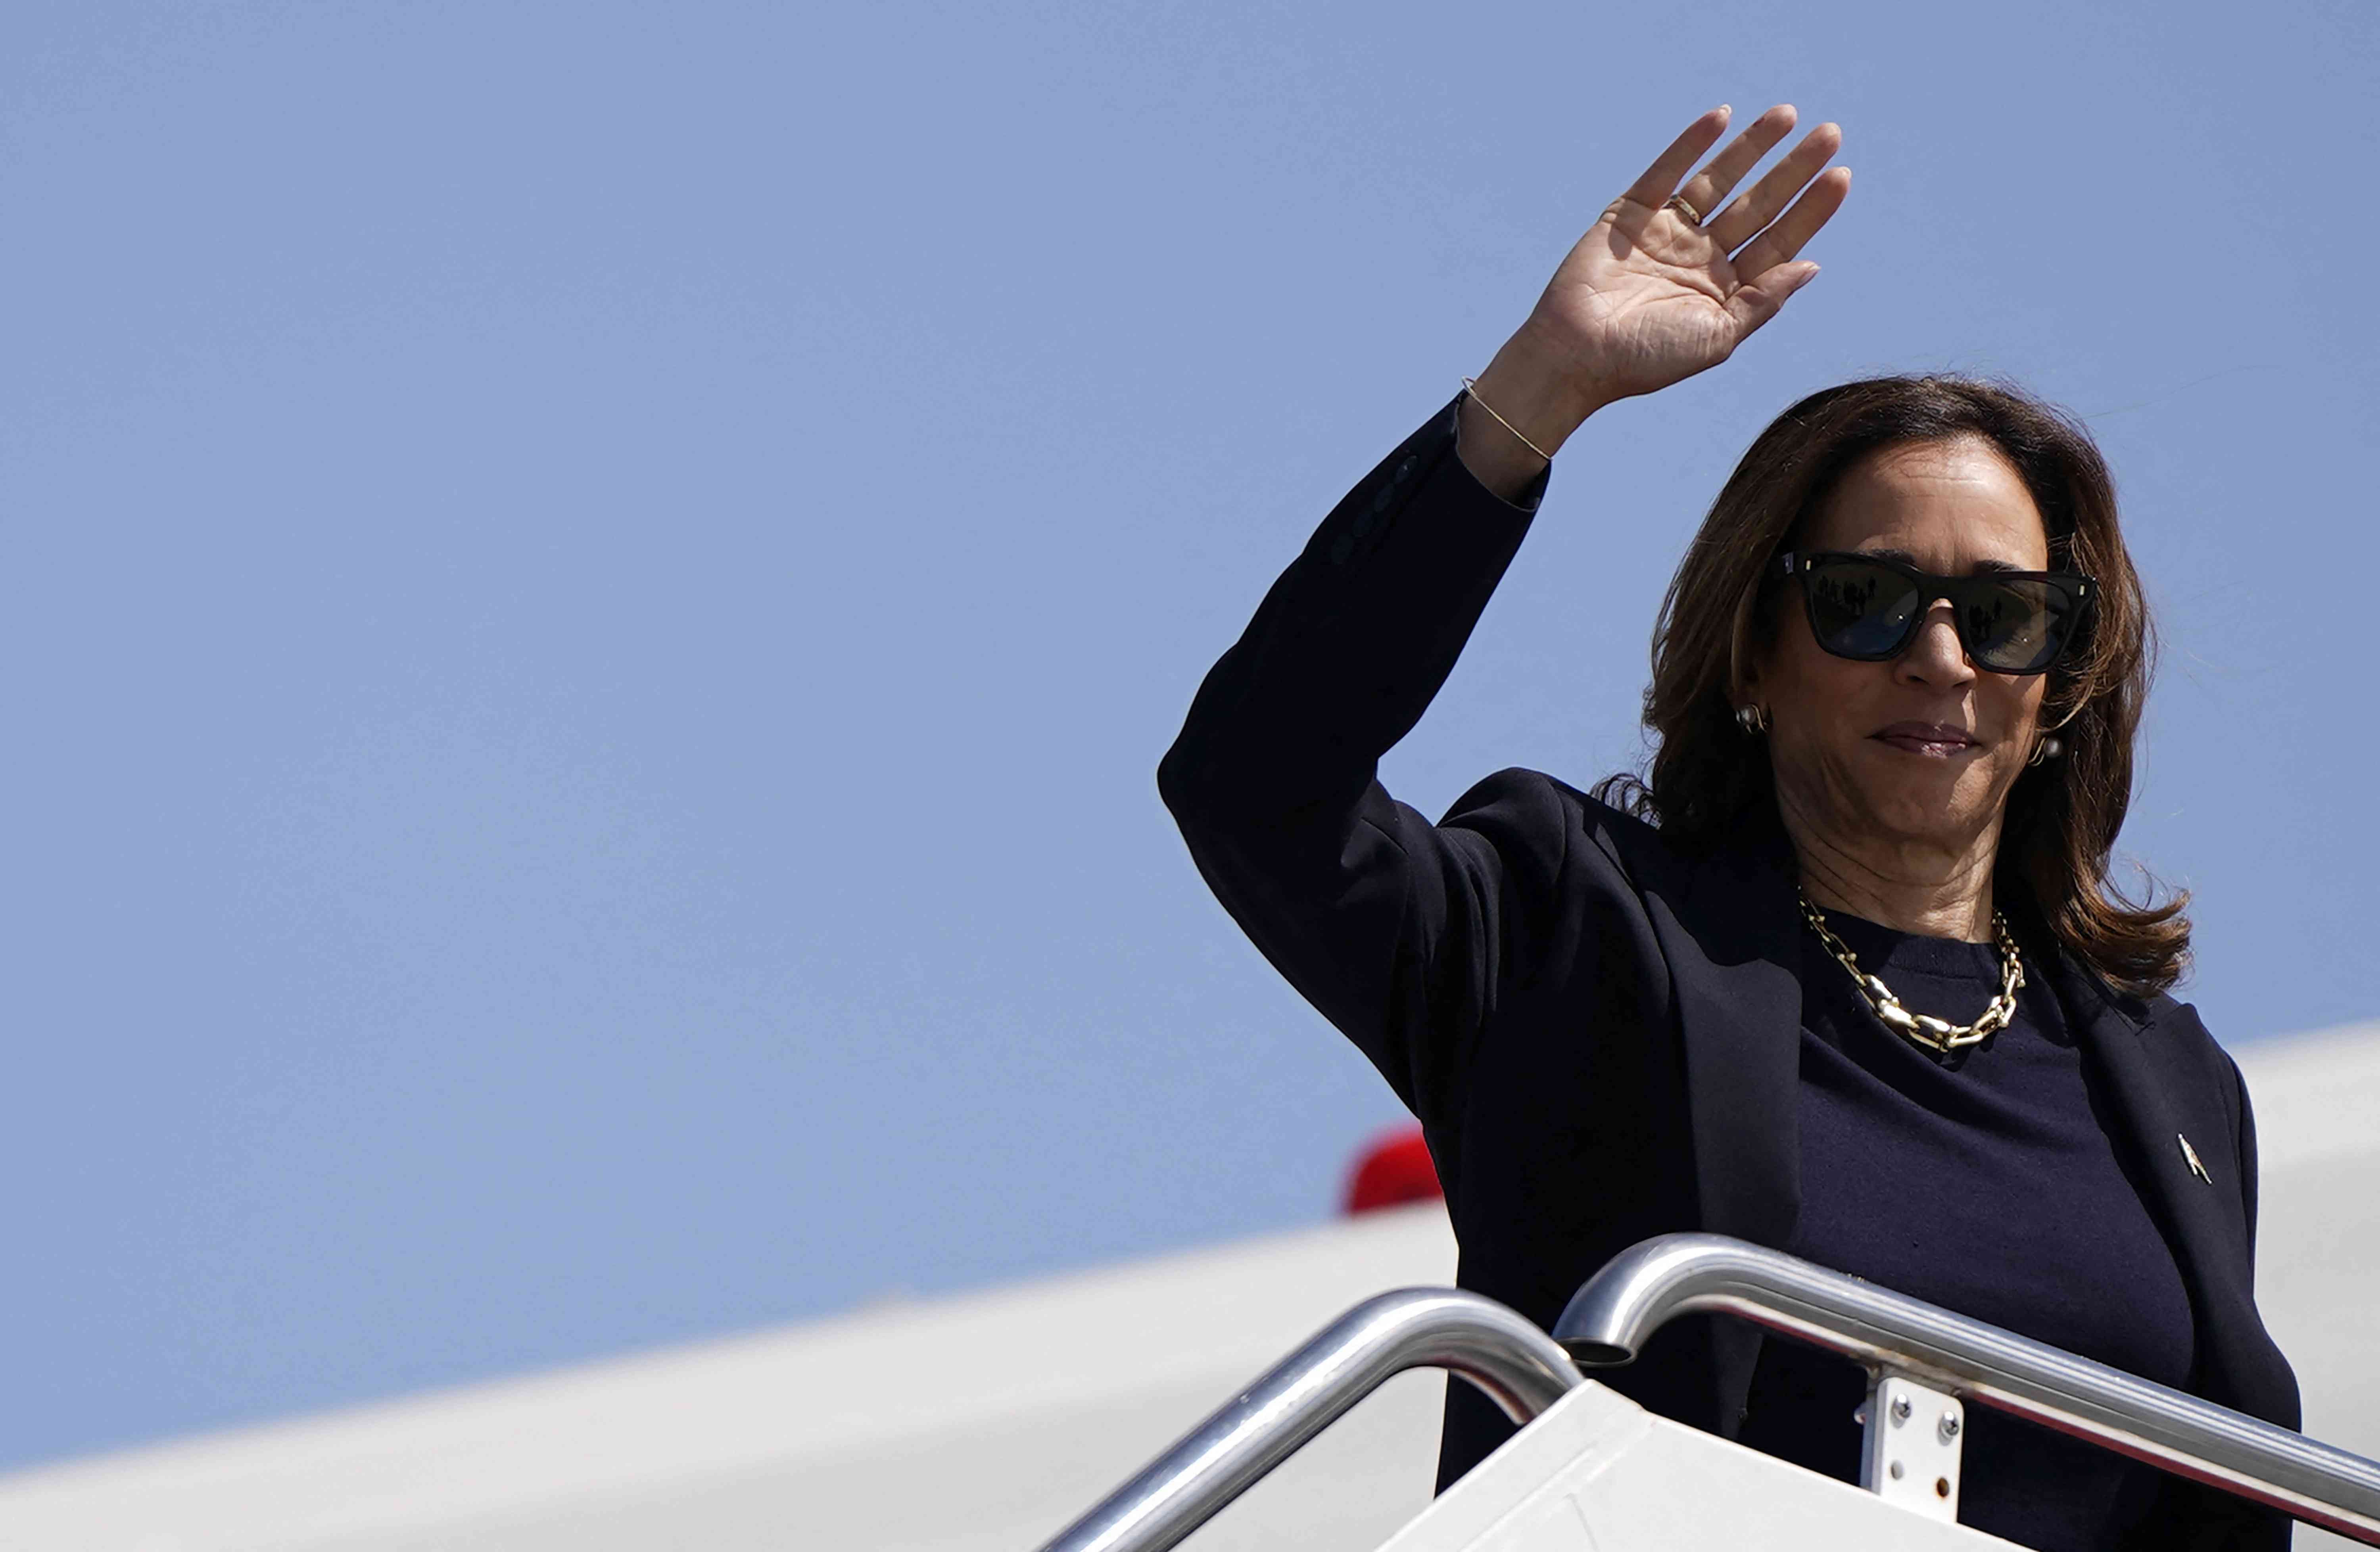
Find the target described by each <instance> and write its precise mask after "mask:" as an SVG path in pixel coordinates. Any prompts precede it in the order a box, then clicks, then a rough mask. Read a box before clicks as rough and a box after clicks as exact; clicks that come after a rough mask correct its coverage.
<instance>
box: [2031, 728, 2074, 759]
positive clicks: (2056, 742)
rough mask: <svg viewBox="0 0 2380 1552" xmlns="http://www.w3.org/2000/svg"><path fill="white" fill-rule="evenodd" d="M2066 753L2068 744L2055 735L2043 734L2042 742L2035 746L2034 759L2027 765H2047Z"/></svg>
mask: <svg viewBox="0 0 2380 1552" xmlns="http://www.w3.org/2000/svg"><path fill="white" fill-rule="evenodd" d="M2065 752H2066V743H2065V741H2064V740H2063V739H2061V738H2059V737H2058V735H2057V734H2054V733H2047V734H2042V737H2041V742H2040V743H2038V744H2035V745H2034V746H2033V758H2031V759H2029V760H2027V761H2025V762H2024V763H2025V764H2027V765H2047V764H2048V763H2049V762H2050V761H2051V760H2054V759H2056V758H2058V756H2060V755H2062V754H2064V753H2065Z"/></svg>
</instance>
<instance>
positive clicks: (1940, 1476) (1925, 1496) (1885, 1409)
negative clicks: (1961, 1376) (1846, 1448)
mask: <svg viewBox="0 0 2380 1552" xmlns="http://www.w3.org/2000/svg"><path fill="white" fill-rule="evenodd" d="M1861 1415H1862V1416H1863V1417H1864V1419H1865V1420H1866V1425H1865V1427H1864V1429H1863V1430H1862V1437H1861V1441H1860V1485H1861V1486H1863V1487H1866V1488H1868V1489H1870V1490H1871V1491H1873V1492H1874V1493H1875V1494H1876V1496H1877V1497H1880V1498H1882V1499H1884V1501H1885V1502H1887V1503H1888V1504H1894V1505H1897V1506H1898V1507H1900V1508H1901V1509H1905V1510H1909V1511H1910V1512H1912V1513H1913V1514H1922V1515H1924V1516H1925V1518H1926V1519H1928V1520H1939V1521H1941V1522H1944V1523H1945V1524H1952V1525H1955V1524H1957V1523H1958V1522H1959V1461H1960V1457H1961V1455H1962V1454H1964V1453H1965V1451H1964V1449H1962V1446H1963V1444H1964V1442H1965V1437H1966V1431H1967V1409H1966V1407H1965V1406H1964V1405H1963V1404H1962V1403H1961V1401H1960V1400H1959V1398H1958V1397H1956V1396H1953V1395H1949V1394H1948V1393H1946V1392H1944V1391H1940V1390H1936V1389H1932V1388H1928V1387H1926V1386H1923V1385H1920V1384H1918V1383H1917V1382H1916V1381H1915V1380H1913V1379H1911V1378H1909V1377H1907V1376H1903V1375H1887V1376H1885V1377H1884V1378H1883V1379H1882V1380H1880V1381H1879V1382H1878V1383H1877V1385H1876V1393H1875V1394H1874V1395H1872V1396H1870V1397H1869V1398H1868V1400H1867V1404H1866V1406H1864V1407H1863V1408H1862V1409H1861Z"/></svg>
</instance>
